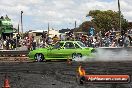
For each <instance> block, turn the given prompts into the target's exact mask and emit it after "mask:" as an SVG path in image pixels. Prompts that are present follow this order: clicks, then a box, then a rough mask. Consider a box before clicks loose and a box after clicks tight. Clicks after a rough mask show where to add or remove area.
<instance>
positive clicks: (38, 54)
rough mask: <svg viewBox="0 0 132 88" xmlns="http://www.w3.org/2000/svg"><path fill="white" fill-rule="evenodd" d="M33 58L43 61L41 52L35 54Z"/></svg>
mask: <svg viewBox="0 0 132 88" xmlns="http://www.w3.org/2000/svg"><path fill="white" fill-rule="evenodd" d="M34 58H35V60H36V61H38V62H42V61H44V55H43V54H41V53H37V54H35V57H34Z"/></svg>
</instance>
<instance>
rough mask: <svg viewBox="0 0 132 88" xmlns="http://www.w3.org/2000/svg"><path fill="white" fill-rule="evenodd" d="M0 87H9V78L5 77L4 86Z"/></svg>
mask: <svg viewBox="0 0 132 88" xmlns="http://www.w3.org/2000/svg"><path fill="white" fill-rule="evenodd" d="M2 88H10V85H9V80H8V79H7V77H6V78H5V80H4V86H3V87H2Z"/></svg>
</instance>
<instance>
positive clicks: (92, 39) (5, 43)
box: [0, 30, 132, 50]
mask: <svg viewBox="0 0 132 88" xmlns="http://www.w3.org/2000/svg"><path fill="white" fill-rule="evenodd" d="M128 33H129V34H132V30H128ZM128 33H125V34H124V35H119V34H118V33H116V32H114V31H108V32H105V33H102V32H101V31H100V32H99V33H97V34H95V35H94V36H88V35H84V34H81V33H80V34H77V35H76V34H74V33H72V32H70V33H69V34H66V35H65V36H64V35H60V36H57V35H55V36H54V37H52V38H51V37H47V36H46V37H43V36H42V37H41V38H40V39H39V41H38V40H36V39H35V38H34V36H30V37H29V36H26V37H24V38H23V39H16V38H9V37H7V38H6V39H5V40H2V39H1V40H0V47H2V49H5V50H15V49H17V48H18V47H23V46H25V47H26V48H27V49H28V50H35V49H36V48H40V47H47V46H48V45H54V44H55V43H56V42H58V41H64V40H67V41H73V40H76V41H81V42H83V43H84V44H85V45H86V46H87V47H130V46H132V35H129V34H128Z"/></svg>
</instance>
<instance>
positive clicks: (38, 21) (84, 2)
mask: <svg viewBox="0 0 132 88" xmlns="http://www.w3.org/2000/svg"><path fill="white" fill-rule="evenodd" d="M0 1H1V2H0V16H1V15H3V16H5V15H6V14H7V15H8V16H9V17H10V18H11V19H12V22H13V25H14V27H17V24H18V23H20V11H21V10H22V11H23V12H24V13H23V25H24V31H27V30H30V29H35V30H38V29H44V30H47V24H48V22H49V23H50V28H54V29H62V28H74V22H75V20H76V21H77V26H79V24H81V23H82V22H83V21H84V20H86V14H88V12H89V11H90V10H97V9H98V10H114V11H118V5H117V2H118V0H0ZM120 3H121V11H122V13H123V15H124V17H125V19H127V20H128V21H132V0H120Z"/></svg>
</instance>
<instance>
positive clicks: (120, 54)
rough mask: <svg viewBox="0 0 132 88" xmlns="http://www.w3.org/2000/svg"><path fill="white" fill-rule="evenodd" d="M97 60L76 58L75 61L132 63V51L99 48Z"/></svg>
mask: <svg viewBox="0 0 132 88" xmlns="http://www.w3.org/2000/svg"><path fill="white" fill-rule="evenodd" d="M94 55H95V58H93V57H92V58H91V57H86V56H84V57H82V58H75V59H74V60H75V61H85V62H86V61H132V49H128V48H97V52H96V53H95V54H94Z"/></svg>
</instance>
